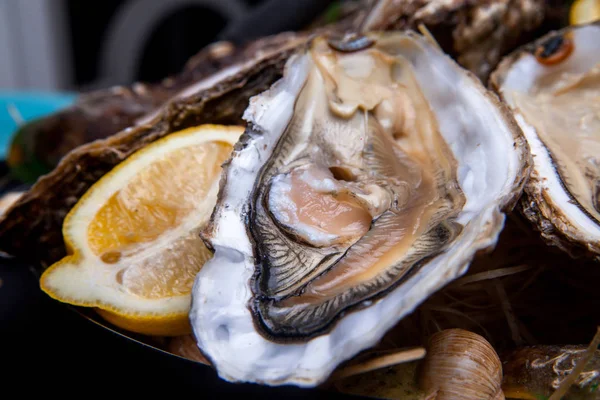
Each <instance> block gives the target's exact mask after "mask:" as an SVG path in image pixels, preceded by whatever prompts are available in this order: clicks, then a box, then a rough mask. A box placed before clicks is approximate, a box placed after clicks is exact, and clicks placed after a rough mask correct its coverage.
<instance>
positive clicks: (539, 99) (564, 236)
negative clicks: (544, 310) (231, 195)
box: [492, 23, 600, 258]
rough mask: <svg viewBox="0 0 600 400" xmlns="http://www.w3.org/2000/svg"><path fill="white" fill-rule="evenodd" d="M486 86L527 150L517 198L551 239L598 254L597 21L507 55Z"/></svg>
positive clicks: (599, 120) (599, 78)
mask: <svg viewBox="0 0 600 400" xmlns="http://www.w3.org/2000/svg"><path fill="white" fill-rule="evenodd" d="M492 85H493V86H494V87H495V88H496V90H497V91H498V92H499V93H500V94H501V96H502V97H503V98H504V99H505V101H506V102H507V103H508V104H509V105H510V107H511V109H512V110H513V112H514V114H515V116H516V120H517V122H518V123H519V125H520V126H521V128H522V130H523V133H524V135H525V137H526V139H527V141H528V143H529V145H530V147H531V152H532V154H533V160H534V164H533V170H532V176H531V179H530V180H529V182H528V184H527V186H526V188H525V195H524V196H523V201H522V203H521V205H522V209H523V211H524V214H525V215H526V216H527V217H528V218H529V219H530V220H531V221H533V222H534V223H535V224H536V226H537V227H538V228H539V230H540V231H541V234H542V236H543V237H544V238H545V239H547V240H548V241H549V242H550V243H552V244H555V245H557V246H559V247H561V248H562V249H564V250H566V251H568V252H569V253H570V254H571V255H573V256H578V255H581V254H582V253H583V254H591V255H593V256H595V257H596V258H597V257H598V256H599V255H600V23H596V24H590V25H585V26H577V27H569V28H566V29H563V30H561V31H557V32H553V33H551V34H549V35H546V36H544V37H542V38H541V39H540V40H538V41H536V42H535V43H532V44H530V45H528V46H526V47H525V48H523V49H521V50H520V51H518V52H516V53H514V54H512V55H511V56H509V57H507V58H506V59H505V60H504V61H503V62H502V63H501V64H500V66H499V68H498V70H496V71H495V72H494V74H493V75H492Z"/></svg>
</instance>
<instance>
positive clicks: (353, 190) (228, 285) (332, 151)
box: [190, 33, 529, 386]
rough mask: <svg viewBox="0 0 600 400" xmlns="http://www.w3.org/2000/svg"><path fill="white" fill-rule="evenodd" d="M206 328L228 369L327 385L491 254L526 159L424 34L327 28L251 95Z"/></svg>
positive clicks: (206, 292)
mask: <svg viewBox="0 0 600 400" xmlns="http://www.w3.org/2000/svg"><path fill="white" fill-rule="evenodd" d="M244 115H245V119H246V121H247V122H248V128H247V129H246V132H245V133H244V135H243V136H242V138H241V139H240V142H238V144H237V145H236V148H235V149H234V152H233V154H232V158H231V160H230V161H229V162H228V163H227V165H226V166H225V169H224V172H223V174H224V175H223V178H222V181H221V182H222V187H221V189H220V193H219V200H218V203H217V206H216V208H215V210H214V211H213V215H212V222H211V224H209V227H208V228H207V230H206V231H205V232H204V234H203V236H204V239H205V241H206V242H207V245H208V246H210V247H211V248H212V249H214V251H215V253H214V257H213V258H212V259H211V260H210V261H209V262H208V263H207V264H205V266H204V267H203V269H202V270H201V271H200V273H199V274H198V275H197V277H196V281H195V284H194V289H193V294H192V296H193V304H192V310H191V313H190V319H191V323H192V326H193V329H194V333H195V336H196V338H197V340H198V345H199V347H200V349H201V351H202V352H203V353H204V354H205V355H206V356H207V357H208V358H209V359H210V360H211V362H212V363H213V365H214V366H215V367H216V369H217V370H218V372H219V374H220V376H221V377H223V378H224V379H227V380H231V381H251V382H261V383H266V384H270V385H279V384H288V383H293V384H297V385H304V386H312V385H316V384H318V383H320V382H322V381H324V380H325V379H326V378H327V376H328V375H329V374H330V373H331V372H332V371H333V369H334V368H335V367H336V366H337V365H338V364H339V363H340V362H342V361H343V360H345V359H348V358H350V357H352V356H353V355H355V354H356V353H358V352H359V351H361V350H363V349H365V348H368V347H371V346H373V345H374V344H375V343H376V342H377V341H378V340H379V339H380V338H381V337H382V336H383V334H384V333H385V332H386V331H387V330H388V329H389V328H391V327H392V326H393V325H394V324H395V323H396V322H397V321H398V320H399V319H400V318H402V317H403V316H405V315H406V314H407V313H409V312H411V311H412V310H413V309H414V308H415V307H416V306H417V305H418V304H419V303H420V302H422V301H423V300H424V299H425V298H427V296H428V295H430V294H431V293H432V292H434V291H435V290H437V289H439V288H441V287H442V286H443V285H444V284H446V283H448V282H449V281H450V280H452V279H454V278H456V277H457V276H459V275H461V274H462V273H464V272H465V270H466V268H467V265H468V263H469V262H470V260H471V259H472V257H473V256H474V254H475V252H477V251H478V250H482V249H485V248H489V247H490V246H493V245H494V244H495V242H496V240H497V236H498V233H499V231H500V230H501V229H502V226H503V221H504V214H503V213H502V210H503V209H505V208H507V207H512V205H513V204H514V201H515V196H516V195H518V193H519V191H520V189H521V187H522V185H523V179H524V176H526V175H527V170H528V165H529V159H528V157H529V153H528V149H527V146H526V144H525V142H524V140H523V138H522V136H521V133H520V131H519V129H518V127H517V126H516V124H515V123H514V121H513V120H512V119H511V117H510V116H509V114H508V112H507V111H506V110H505V109H504V108H503V106H502V105H501V104H500V103H499V101H498V100H497V98H496V97H494V96H493V95H491V93H489V92H487V91H486V90H485V89H484V87H483V86H482V85H481V84H480V82H479V81H478V80H476V79H475V78H473V77H472V75H471V74H469V73H467V72H466V71H465V70H463V69H462V68H461V67H459V66H458V65H457V64H456V63H455V62H453V61H452V60H451V59H450V58H449V57H447V56H446V55H445V54H443V53H442V52H441V51H440V50H438V48H437V47H436V46H435V45H434V44H431V43H430V42H428V41H427V40H426V39H424V38H422V37H421V36H419V35H416V34H413V33H387V34H384V33H371V34H368V35H367V36H365V37H360V38H355V39H353V40H351V41H349V42H348V41H337V40H333V39H330V40H328V39H327V38H325V37H323V36H317V37H315V38H314V39H313V40H312V41H311V42H310V44H309V45H308V46H307V48H306V51H303V52H302V53H298V54H296V55H294V56H292V57H291V58H290V59H289V60H288V63H287V64H286V68H285V70H284V77H283V78H282V79H281V80H279V81H278V82H277V83H275V84H274V85H273V86H272V87H271V89H270V90H268V91H267V92H265V93H263V94H261V95H258V96H256V97H254V98H252V99H251V101H250V105H249V107H248V109H247V110H246V112H245V114H244Z"/></svg>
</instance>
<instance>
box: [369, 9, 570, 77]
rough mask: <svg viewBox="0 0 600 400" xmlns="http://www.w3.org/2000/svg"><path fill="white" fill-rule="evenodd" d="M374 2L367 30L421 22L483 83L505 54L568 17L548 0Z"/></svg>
mask: <svg viewBox="0 0 600 400" xmlns="http://www.w3.org/2000/svg"><path fill="white" fill-rule="evenodd" d="M375 3H376V5H375V6H374V9H373V11H372V14H371V17H370V18H368V19H367V20H366V23H365V25H364V26H363V29H364V28H368V29H414V30H416V29H418V28H419V25H421V24H423V25H424V26H425V27H426V28H427V29H428V30H429V31H430V32H431V33H432V35H433V36H434V37H435V39H436V41H437V42H438V43H439V44H440V46H441V47H442V49H443V50H444V51H445V52H447V53H448V54H450V55H451V56H452V57H453V58H454V59H455V60H456V61H457V62H458V63H459V64H461V65H462V66H463V67H465V68H466V69H468V70H470V71H471V72H473V73H474V74H475V75H476V76H477V77H479V78H480V79H482V80H484V81H487V77H488V76H489V74H490V72H491V71H492V70H493V69H494V68H495V67H496V65H497V64H498V62H499V61H500V59H501V57H502V56H503V55H505V54H507V53H508V52H510V51H512V50H514V49H515V48H516V47H518V46H519V45H522V44H524V43H526V42H528V41H530V40H533V39H534V37H535V36H536V35H538V34H539V32H540V31H548V30H549V29H552V28H554V27H557V26H559V25H560V23H562V16H564V15H565V12H564V11H565V8H564V7H565V5H564V4H563V3H564V2H556V1H546V0H512V1H506V0H483V1H472V0H451V1H448V0H406V1H394V0H383V1H377V2H375ZM555 3H556V4H555Z"/></svg>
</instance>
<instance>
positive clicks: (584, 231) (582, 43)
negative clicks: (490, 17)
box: [500, 25, 600, 241]
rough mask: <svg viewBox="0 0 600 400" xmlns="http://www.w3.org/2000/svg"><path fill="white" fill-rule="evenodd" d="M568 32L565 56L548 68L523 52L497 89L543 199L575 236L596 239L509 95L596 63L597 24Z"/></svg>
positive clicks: (599, 231)
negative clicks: (522, 137)
mask: <svg viewBox="0 0 600 400" xmlns="http://www.w3.org/2000/svg"><path fill="white" fill-rule="evenodd" d="M572 32H573V34H574V37H573V40H574V42H575V49H574V50H573V53H572V54H571V55H570V56H569V58H567V59H566V60H565V61H564V62H562V63H560V64H558V65H556V66H550V67H548V66H544V65H541V64H540V63H539V62H537V61H536V59H535V57H534V56H533V55H532V54H529V53H523V54H521V56H520V57H519V58H518V59H517V60H516V61H515V62H514V64H512V65H511V66H510V68H509V70H508V72H507V74H506V76H505V78H504V81H503V82H502V85H501V87H500V91H501V92H502V95H503V97H504V98H505V100H506V102H507V103H508V104H509V106H510V107H511V108H512V109H513V111H514V113H515V120H516V121H517V123H518V124H519V126H520V127H521V130H522V131H523V134H524V135H525V138H526V139H527V141H528V142H529V146H530V148H531V154H532V155H533V162H534V173H535V174H537V175H538V176H539V177H540V178H541V179H539V180H538V181H537V184H539V185H541V189H542V191H544V192H546V193H547V196H545V197H546V199H548V198H549V199H551V201H552V202H553V203H555V204H554V205H555V207H557V208H558V209H560V210H561V211H562V212H563V213H564V215H565V216H566V217H567V218H568V219H569V221H570V223H571V225H573V226H574V227H575V228H576V229H577V231H578V232H577V233H578V235H579V236H580V237H579V239H583V240H586V241H598V240H600V227H599V226H598V225H597V224H596V223H595V222H593V221H592V220H590V218H589V217H588V216H587V215H586V214H585V213H584V212H583V211H581V209H580V208H579V207H578V206H577V205H575V204H573V202H572V201H571V197H570V196H569V195H568V193H567V192H566V191H565V190H564V188H563V186H562V184H561V181H560V178H559V176H558V174H557V172H556V169H555V167H554V164H553V163H552V160H551V158H550V153H549V152H548V150H547V148H546V147H545V146H544V144H543V143H542V141H541V140H540V138H539V137H538V136H537V133H536V130H535V128H534V127H533V126H532V125H530V124H529V123H528V122H527V121H526V120H525V119H524V118H523V116H522V115H520V114H519V110H517V109H515V108H514V107H513V105H514V98H513V96H512V95H511V94H512V91H520V92H525V93H527V92H529V91H530V90H531V88H532V87H533V86H534V84H535V83H536V81H538V80H539V79H540V78H543V77H544V76H545V75H548V74H551V73H555V72H557V71H559V70H565V71H567V70H568V71H571V72H575V73H583V72H585V71H588V70H589V69H590V68H592V67H593V66H594V65H596V64H598V63H600V26H599V25H590V26H585V27H581V28H579V29H576V30H573V31H572Z"/></svg>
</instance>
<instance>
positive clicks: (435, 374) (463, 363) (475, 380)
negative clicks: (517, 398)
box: [420, 329, 504, 400]
mask: <svg viewBox="0 0 600 400" xmlns="http://www.w3.org/2000/svg"><path fill="white" fill-rule="evenodd" d="M420 384H421V387H422V388H423V390H424V391H425V392H426V393H434V392H436V391H437V396H436V397H435V399H436V400H446V399H464V400H471V399H473V400H482V399H494V400H501V399H504V393H503V392H502V389H501V386H502V363H501V361H500V358H499V357H498V354H497V353H496V351H495V350H494V348H493V347H492V345H490V343H489V342H488V341H487V340H485V339H484V338H483V337H481V336H479V335H477V334H475V333H473V332H469V331H465V330H463V329H448V330H444V331H442V332H438V333H436V334H434V335H433V336H432V337H431V338H430V340H429V345H428V348H427V356H426V358H425V360H424V362H423V365H422V369H421V373H420Z"/></svg>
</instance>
